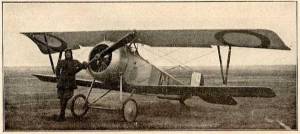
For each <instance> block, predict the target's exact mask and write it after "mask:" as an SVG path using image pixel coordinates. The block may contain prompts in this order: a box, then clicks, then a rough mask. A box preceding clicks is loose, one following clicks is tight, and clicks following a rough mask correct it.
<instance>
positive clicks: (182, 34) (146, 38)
mask: <svg viewBox="0 0 300 134" xmlns="http://www.w3.org/2000/svg"><path fill="white" fill-rule="evenodd" d="M133 31H135V32H136V40H135V42H137V43H142V44H147V45H150V46H153V47H211V45H225V46H228V45H231V46H235V47H250V48H265V49H280V50H289V48H288V47H287V46H286V45H285V44H284V43H283V41H282V40H281V39H280V38H279V36H278V35H277V34H276V33H274V32H273V31H270V30H264V29H245V30H226V29H224V30H114V31H79V32H46V33H23V34H24V35H26V36H27V37H29V38H30V39H32V40H33V41H34V42H35V43H36V44H37V45H38V46H39V48H40V49H41V46H43V45H41V44H43V43H44V44H46V43H48V44H49V46H50V48H56V49H57V48H64V47H68V48H71V49H78V48H79V46H94V45H96V44H97V43H99V42H101V41H103V40H110V41H117V40H119V39H120V38H121V37H123V36H124V35H126V34H127V33H129V32H133ZM45 36H46V38H47V39H48V38H49V39H48V42H46V41H45ZM49 40H50V41H49ZM41 51H42V52H43V53H47V47H45V48H42V49H41ZM56 51H57V50H55V49H54V50H52V51H51V53H53V52H56Z"/></svg>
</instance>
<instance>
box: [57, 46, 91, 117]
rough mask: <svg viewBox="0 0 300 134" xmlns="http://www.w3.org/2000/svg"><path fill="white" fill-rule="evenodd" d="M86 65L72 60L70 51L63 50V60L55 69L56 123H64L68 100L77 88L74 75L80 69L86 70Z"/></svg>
mask: <svg viewBox="0 0 300 134" xmlns="http://www.w3.org/2000/svg"><path fill="white" fill-rule="evenodd" d="M87 66H88V65H87V63H86V62H83V63H80V62H79V61H78V60H74V59H73V56H72V50H71V49H67V50H65V59H64V60H60V61H59V62H58V63H57V67H56V77H57V80H58V83H57V94H58V98H59V99H60V114H59V116H58V118H57V119H56V120H57V121H65V110H66V107H67V103H68V100H69V99H70V98H72V96H73V92H74V89H76V88H77V85H76V78H75V75H76V73H78V72H79V71H80V70H82V69H86V68H87Z"/></svg>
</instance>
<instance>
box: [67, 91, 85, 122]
mask: <svg viewBox="0 0 300 134" xmlns="http://www.w3.org/2000/svg"><path fill="white" fill-rule="evenodd" d="M85 100H86V97H85V96H84V95H83V94H78V95H76V96H75V97H74V98H73V100H72V104H71V112H72V114H73V116H74V117H76V118H82V117H83V116H84V115H85V114H86V113H87V111H88V110H89V107H88V103H87V102H85Z"/></svg>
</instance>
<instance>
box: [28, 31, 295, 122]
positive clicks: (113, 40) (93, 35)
mask: <svg viewBox="0 0 300 134" xmlns="http://www.w3.org/2000/svg"><path fill="white" fill-rule="evenodd" d="M22 34H24V35H26V36H27V37H29V38H30V39H31V40H32V41H33V42H34V43H35V44H36V45H37V46H38V48H39V50H40V51H41V52H42V53H43V54H46V55H48V56H49V59H50V63H51V67H52V70H53V75H45V74H33V75H34V76H36V77H37V78H38V79H40V80H41V81H46V82H56V76H55V71H54V69H55V65H54V62H53V58H52V54H54V53H58V54H59V56H58V60H61V58H62V53H63V51H64V50H65V49H67V48H68V49H72V50H76V49H80V48H81V47H86V48H89V51H90V53H89V55H83V56H86V57H87V58H88V68H87V72H88V73H89V74H90V75H91V76H92V78H93V80H84V79H77V80H76V82H77V85H79V86H84V87H89V90H88V91H87V93H86V95H84V94H78V95H75V96H74V97H73V99H72V103H71V111H72V114H73V116H74V117H76V118H82V117H83V116H84V115H85V114H86V113H87V111H88V110H89V109H90V108H100V109H105V107H103V106H99V105H98V104H96V102H97V101H99V100H100V99H101V98H103V97H104V96H106V95H107V94H108V93H110V92H111V91H113V90H116V91H119V94H120V104H122V105H121V106H120V107H119V108H117V109H118V110H120V111H121V112H122V114H123V117H124V119H125V121H128V122H132V121H135V120H136V117H137V115H138V105H137V103H136V101H135V100H134V99H133V95H134V94H143V95H147V94H152V95H157V97H158V98H161V99H170V100H178V102H180V103H182V104H184V101H185V100H186V99H188V98H190V97H192V96H198V97H200V98H201V99H203V100H204V101H206V102H208V103H213V104H223V105H236V104H237V102H236V101H235V99H234V97H266V98H270V97H275V96H276V94H275V93H274V91H272V89H270V88H268V87H258V86H227V81H228V72H229V71H228V70H229V64H230V56H231V49H232V47H247V48H260V49H277V50H290V48H289V47H287V46H286V45H285V44H284V43H283V41H282V40H281V39H280V37H279V36H278V35H277V34H276V33H274V32H273V31H270V30H265V29H241V30H237V29H228V30H222V29H220V30H111V31H78V32H77V31H76V32H25V33H22ZM140 44H145V45H149V46H151V47H205V48H210V47H212V45H215V46H217V49H218V55H219V62H220V70H221V78H222V81H223V84H222V86H205V85H204V84H203V77H202V74H201V73H199V72H195V73H193V75H192V76H191V84H190V85H186V84H184V83H183V82H182V81H180V80H178V79H176V78H175V77H174V76H172V75H171V74H169V73H167V72H166V71H164V70H163V69H160V68H159V67H157V66H155V65H153V64H152V63H150V62H149V61H148V60H146V59H145V58H144V57H142V56H141V55H140V53H139V51H138V47H139V45H140ZM220 46H226V47H228V55H227V56H228V58H227V61H226V63H227V64H226V68H225V67H223V61H222V57H221V52H220V49H221V48H220ZM224 69H225V70H224ZM94 88H98V89H106V90H107V91H106V92H104V93H103V94H102V95H99V96H100V97H99V98H97V99H96V100H95V101H93V102H90V101H89V98H90V94H91V92H92V90H93V89H94ZM123 92H127V93H130V96H129V97H127V98H123V97H122V96H123V94H122V93H123Z"/></svg>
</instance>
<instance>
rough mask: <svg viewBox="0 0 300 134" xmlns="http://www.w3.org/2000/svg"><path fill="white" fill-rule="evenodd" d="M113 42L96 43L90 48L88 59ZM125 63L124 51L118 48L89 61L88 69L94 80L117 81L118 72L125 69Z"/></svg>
mask: <svg viewBox="0 0 300 134" xmlns="http://www.w3.org/2000/svg"><path fill="white" fill-rule="evenodd" d="M113 44H114V42H110V41H104V42H100V43H98V44H97V45H96V46H95V47H94V48H93V49H92V50H91V52H90V54H89V57H88V58H89V59H88V61H91V60H92V59H93V58H94V57H95V56H96V55H97V54H100V53H101V52H102V51H103V50H105V49H106V48H108V47H110V46H111V45H113ZM126 64H127V56H126V51H125V49H124V48H119V49H117V50H115V51H113V52H112V53H109V54H107V55H105V56H104V57H103V58H101V59H99V60H95V61H93V62H91V63H90V65H89V67H88V71H89V73H90V74H91V75H92V76H93V77H94V78H95V79H96V80H100V81H103V82H106V83H115V82H118V81H119V77H120V73H122V72H124V71H125V69H126Z"/></svg>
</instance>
